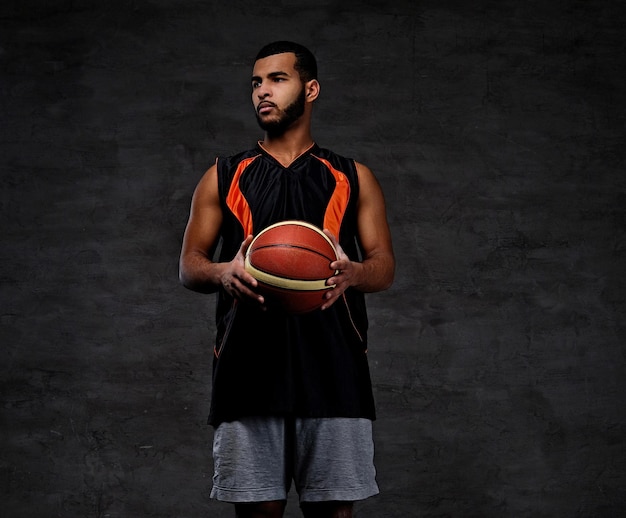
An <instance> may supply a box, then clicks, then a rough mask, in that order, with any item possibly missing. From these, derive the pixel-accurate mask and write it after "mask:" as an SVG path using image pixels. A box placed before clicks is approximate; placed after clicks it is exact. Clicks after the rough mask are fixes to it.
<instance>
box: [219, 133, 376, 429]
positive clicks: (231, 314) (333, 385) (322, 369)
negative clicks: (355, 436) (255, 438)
mask: <svg viewBox="0 0 626 518" xmlns="http://www.w3.org/2000/svg"><path fill="white" fill-rule="evenodd" d="M217 171H218V186H219V195H220V203H221V205H222V213H223V222H222V227H221V229H220V238H221V251H220V255H219V260H220V261H230V260H232V258H233V257H234V256H235V255H236V254H237V252H238V250H239V247H240V246H241V242H242V241H243V239H244V238H245V237H246V236H247V235H249V234H254V235H256V234H257V233H258V232H259V231H261V230H263V229H264V228H265V227H267V226H269V225H271V224H273V223H277V222H279V221H283V220H288V219H299V220H304V221H308V222H309V223H312V224H314V225H316V226H318V227H319V228H328V229H329V230H331V231H332V232H333V234H334V235H335V236H337V237H338V239H339V242H340V244H341V247H342V248H343V250H344V251H345V252H346V254H347V255H348V257H350V259H351V260H353V261H355V260H359V258H360V248H359V242H358V237H357V200H358V192H359V184H358V178H357V172H356V167H355V164H354V161H353V160H350V159H347V158H343V157H341V156H339V155H337V154H335V153H333V152H332V151H329V150H326V149H322V148H319V147H318V146H317V145H313V146H312V147H311V148H310V149H309V150H307V151H306V152H305V153H303V154H302V155H301V156H300V157H298V158H297V159H296V160H295V161H294V162H293V163H292V164H291V165H290V166H289V167H284V166H283V165H281V164H280V163H279V162H278V161H277V160H276V159H274V158H273V157H272V156H271V155H270V154H269V153H268V152H266V151H265V150H264V149H263V147H262V146H261V145H260V144H259V145H257V146H256V147H255V148H254V149H251V150H249V151H244V152H242V153H239V154H237V155H235V156H231V157H226V158H218V159H217ZM216 325H217V335H216V341H215V346H214V353H215V354H214V358H213V388H212V395H211V410H210V415H209V423H210V424H212V425H214V426H217V425H218V424H219V423H220V422H222V421H231V420H235V419H238V418H241V417H246V416H270V415H271V416H295V417H364V418H368V419H374V418H375V411H374V399H373V394H372V387H371V381H370V374H369V366H368V362H367V355H366V353H367V327H368V321H367V313H366V308H365V298H364V295H363V293H361V292H359V291H357V290H354V289H352V288H349V289H348V290H346V291H345V292H344V295H343V297H342V298H340V299H339V300H337V301H336V302H335V304H333V305H332V306H331V307H330V308H328V309H327V310H324V311H321V310H316V311H313V312H311V313H307V314H304V315H289V314H286V313H284V312H281V311H279V310H267V311H262V310H260V309H259V308H258V306H257V305H255V304H253V303H250V302H238V301H236V300H234V299H233V298H232V297H230V296H229V295H228V294H227V293H226V292H225V291H224V290H220V291H219V292H218V301H217V310H216Z"/></svg>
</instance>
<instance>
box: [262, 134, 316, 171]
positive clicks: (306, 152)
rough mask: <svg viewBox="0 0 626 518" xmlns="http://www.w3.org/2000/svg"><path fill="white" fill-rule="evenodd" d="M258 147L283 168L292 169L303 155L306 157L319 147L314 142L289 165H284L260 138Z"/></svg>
mask: <svg viewBox="0 0 626 518" xmlns="http://www.w3.org/2000/svg"><path fill="white" fill-rule="evenodd" d="M257 149H258V150H259V151H260V152H261V153H262V154H263V155H265V156H266V157H268V158H270V159H271V160H273V161H274V162H276V163H277V164H278V165H279V166H280V167H282V168H283V169H290V168H291V167H293V166H294V165H295V164H296V163H297V162H299V161H300V160H301V159H302V158H303V157H306V156H307V155H309V154H310V153H312V152H313V151H314V150H315V149H317V144H316V143H315V142H313V144H311V145H310V146H309V147H308V148H307V149H305V150H304V151H303V152H302V153H300V154H299V155H298V156H297V157H296V158H294V159H293V160H292V161H291V163H290V164H289V165H284V164H283V163H282V162H281V161H280V160H278V159H277V158H276V157H275V156H274V155H272V154H271V153H270V152H269V151H268V150H267V149H265V148H264V147H263V143H262V142H261V141H260V140H259V141H258V142H257Z"/></svg>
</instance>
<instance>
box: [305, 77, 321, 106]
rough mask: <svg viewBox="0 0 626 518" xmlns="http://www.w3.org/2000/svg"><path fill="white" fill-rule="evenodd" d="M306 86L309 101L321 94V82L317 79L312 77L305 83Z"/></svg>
mask: <svg viewBox="0 0 626 518" xmlns="http://www.w3.org/2000/svg"><path fill="white" fill-rule="evenodd" d="M304 88H305V93H306V100H307V102H310V103H312V102H313V101H315V99H317V97H318V96H319V94H320V84H319V83H318V82H317V79H311V80H310V81H308V82H307V83H306V84H305V85H304Z"/></svg>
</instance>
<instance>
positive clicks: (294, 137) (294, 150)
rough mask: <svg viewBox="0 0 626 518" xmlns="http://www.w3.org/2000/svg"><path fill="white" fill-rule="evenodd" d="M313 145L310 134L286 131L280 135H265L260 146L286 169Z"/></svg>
mask: <svg viewBox="0 0 626 518" xmlns="http://www.w3.org/2000/svg"><path fill="white" fill-rule="evenodd" d="M313 144H314V141H313V137H312V136H311V134H310V132H304V133H301V134H298V132H290V131H287V132H285V133H283V134H282V135H278V136H276V135H268V134H267V133H266V134H265V139H264V140H263V142H261V145H262V147H263V149H265V151H267V152H268V153H269V154H270V155H272V156H273V157H274V158H275V159H276V160H278V162H280V163H281V164H282V165H283V166H285V167H288V166H289V165H290V164H292V163H293V161H294V160H296V159H297V158H298V157H299V156H300V155H302V154H303V153H304V152H306V151H307V150H308V149H310V148H311V146H312V145H313Z"/></svg>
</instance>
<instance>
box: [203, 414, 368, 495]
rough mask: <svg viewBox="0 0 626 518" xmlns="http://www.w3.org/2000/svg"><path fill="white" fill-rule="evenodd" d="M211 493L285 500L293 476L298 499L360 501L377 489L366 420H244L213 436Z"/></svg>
mask: <svg viewBox="0 0 626 518" xmlns="http://www.w3.org/2000/svg"><path fill="white" fill-rule="evenodd" d="M213 460H214V467H215V473H214V476H213V489H212V490H211V497H212V498H216V499H217V500H222V501H225V502H234V503H242V502H265V501H269V500H285V499H286V498H287V493H288V492H289V488H290V487H291V481H292V480H293V481H294V483H295V486H296V490H297V492H298V495H299V496H300V501H301V502H322V501H329V500H336V501H356V500H363V499H365V498H368V497H370V496H372V495H375V494H377V493H378V485H377V484H376V470H375V468H374V442H373V439H372V422H371V421H370V420H369V419H348V418H332V419H283V418H274V417H270V418H265V417H262V418H256V417H253V418H245V419H242V420H240V421H234V422H227V423H222V424H220V425H219V426H218V428H217V429H216V430H215V435H214V439H213Z"/></svg>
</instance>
